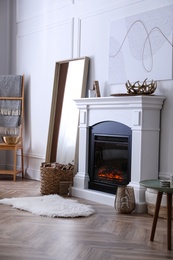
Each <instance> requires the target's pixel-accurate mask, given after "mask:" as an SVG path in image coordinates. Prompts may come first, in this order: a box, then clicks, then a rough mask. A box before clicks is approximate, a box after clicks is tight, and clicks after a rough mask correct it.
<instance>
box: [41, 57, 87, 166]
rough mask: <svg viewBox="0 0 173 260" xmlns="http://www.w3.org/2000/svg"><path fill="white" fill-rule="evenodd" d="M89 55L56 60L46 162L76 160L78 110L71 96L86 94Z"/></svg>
mask: <svg viewBox="0 0 173 260" xmlns="http://www.w3.org/2000/svg"><path fill="white" fill-rule="evenodd" d="M88 66H89V58H88V57H84V58H79V59H73V60H68V61H60V62H56V64H55V76H54V87H53V95H52V105H51V115H50V124H49V133H48V142H47V151H46V162H59V163H64V164H66V163H73V164H75V156H76V142H77V133H78V118H79V111H78V109H77V107H76V104H75V102H74V101H73V99H76V98H81V97H85V93H86V84H87V76H88Z"/></svg>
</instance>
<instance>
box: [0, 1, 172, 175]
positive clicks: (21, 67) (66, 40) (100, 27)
mask: <svg viewBox="0 0 173 260" xmlns="http://www.w3.org/2000/svg"><path fill="white" fill-rule="evenodd" d="M1 2H5V1H0V3H1ZM11 2H12V1H11ZM172 3H173V1H172V0H152V1H151V0H116V1H115V0H30V1H28V0H17V1H16V12H17V19H16V26H17V35H16V37H17V38H16V40H17V49H16V50H15V49H14V53H15V51H17V59H16V73H21V74H25V87H26V89H25V141H24V144H25V146H24V151H25V167H26V173H27V176H28V177H30V178H34V179H39V176H40V170H39V168H40V164H41V162H43V161H44V158H45V154H46V145H47V135H48V125H49V116H50V106H51V98H52V87H53V79H54V68H55V62H56V61H60V60H65V59H71V58H76V57H82V56H88V57H90V71H89V82H88V87H91V86H92V82H93V80H99V83H100V87H101V95H104V96H105V95H109V94H110V89H109V86H108V84H107V82H108V51H109V31H110V22H111V21H112V20H115V19H118V18H121V17H126V16H129V15H132V14H136V13H140V12H143V11H148V10H152V9H155V8H158V7H163V6H166V5H170V4H172ZM4 8H5V7H4ZM0 10H1V8H0ZM0 12H1V11H0ZM0 14H1V13H0ZM4 26H5V25H4ZM13 55H14V54H13ZM4 66H5V64H4ZM156 93H158V94H162V95H165V96H166V97H167V99H166V101H165V104H164V108H163V111H162V124H161V152H160V175H161V176H162V177H163V176H168V175H169V174H171V173H172V174H173V159H172V157H171V156H172V154H173V138H172V133H173V116H172V114H173V101H172V100H173V82H172V81H164V82H163V81H160V82H158V89H157V92H156ZM127 116H128V115H127Z"/></svg>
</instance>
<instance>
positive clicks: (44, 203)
mask: <svg viewBox="0 0 173 260" xmlns="http://www.w3.org/2000/svg"><path fill="white" fill-rule="evenodd" d="M0 204H4V205H10V206H12V207H13V208H16V209H19V210H25V211H29V212H31V213H33V214H36V215H40V216H45V217H53V218H55V217H63V218H74V217H88V216H90V215H91V214H93V213H95V210H94V209H93V208H92V207H91V206H90V205H84V204H81V203H79V202H78V201H77V200H74V199H71V198H70V199H69V198H63V197H61V196H59V195H44V196H37V197H19V198H6V199H1V200H0Z"/></svg>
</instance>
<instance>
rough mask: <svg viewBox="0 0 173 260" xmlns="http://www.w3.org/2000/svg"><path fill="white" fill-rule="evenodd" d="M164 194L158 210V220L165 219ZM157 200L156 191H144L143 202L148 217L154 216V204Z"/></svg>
mask: <svg viewBox="0 0 173 260" xmlns="http://www.w3.org/2000/svg"><path fill="white" fill-rule="evenodd" d="M166 197H167V196H166V194H163V195H162V201H161V205H160V210H159V217H160V218H167V198H166ZM156 199H157V191H156V190H153V189H149V188H147V189H146V191H145V200H146V203H147V212H148V214H149V215H152V216H153V215H154V211H155V204H156ZM172 218H173V200H172Z"/></svg>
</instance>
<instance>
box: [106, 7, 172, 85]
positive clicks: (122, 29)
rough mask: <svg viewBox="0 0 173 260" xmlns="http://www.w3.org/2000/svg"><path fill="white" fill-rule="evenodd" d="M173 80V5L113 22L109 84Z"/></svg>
mask: <svg viewBox="0 0 173 260" xmlns="http://www.w3.org/2000/svg"><path fill="white" fill-rule="evenodd" d="M146 78H147V79H148V80H152V79H153V80H169V79H172V78H173V5H170V6H166V7H163V8H158V9H154V10H152V11H148V12H144V13H140V14H136V15H133V16H129V17H126V18H123V19H120V20H115V21H112V22H111V26H110V41H109V71H108V82H109V84H110V85H111V84H117V83H120V84H121V83H122V84H124V83H125V82H126V81H127V80H130V82H136V81H138V80H139V81H143V80H144V79H146Z"/></svg>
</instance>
